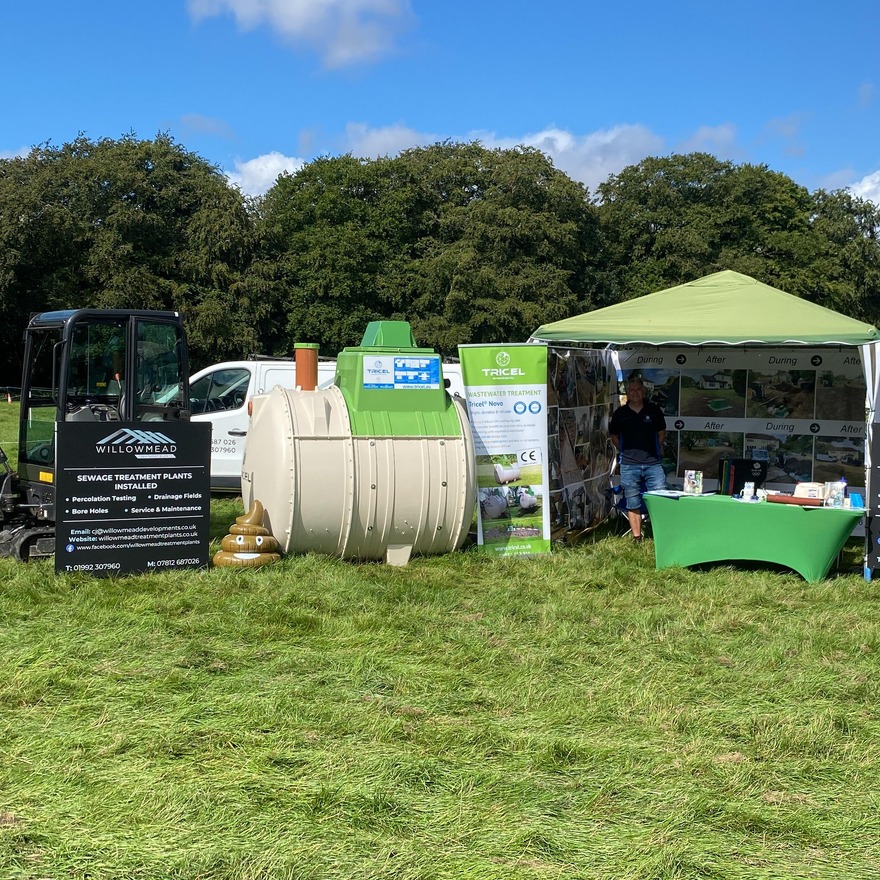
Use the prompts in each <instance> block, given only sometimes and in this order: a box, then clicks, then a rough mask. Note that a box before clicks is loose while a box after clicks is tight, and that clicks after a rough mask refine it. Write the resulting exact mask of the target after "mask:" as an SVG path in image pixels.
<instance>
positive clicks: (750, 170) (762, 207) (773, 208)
mask: <svg viewBox="0 0 880 880" xmlns="http://www.w3.org/2000/svg"><path fill="white" fill-rule="evenodd" d="M599 195H600V197H601V204H600V207H599V216H600V221H601V229H602V235H603V245H604V248H603V253H604V255H605V258H606V260H607V264H606V267H605V268H606V271H607V276H608V278H610V279H611V287H612V290H613V295H614V296H615V298H617V299H630V298H632V297H635V296H641V295H643V294H646V293H651V292H653V291H655V290H661V289H663V288H665V287H669V286H672V285H675V284H681V283H684V282H686V281H691V280H693V279H695V278H698V277H700V276H703V275H707V274H709V273H711V272H716V271H720V270H721V269H734V270H736V271H738V272H743V273H744V274H747V275H751V276H753V277H754V278H757V279H759V280H761V281H763V282H765V283H767V284H771V285H773V286H775V287H779V288H781V289H782V290H786V291H788V292H789V293H793V294H795V295H797V296H801V297H804V298H805V299H808V300H811V301H812V302H816V303H818V304H820V305H824V306H827V307H829V308H832V309H835V310H837V311H840V312H842V313H844V314H847V315H851V316H853V317H860V318H862V319H864V320H868V321H873V322H876V321H877V320H878V318H880V246H878V230H880V213H878V209H877V206H875V205H873V203H871V202H866V201H864V200H860V199H857V198H855V197H854V196H852V195H851V194H849V193H846V192H832V193H827V192H824V191H822V190H819V191H818V192H816V193H812V194H811V193H810V192H808V191H807V190H806V189H805V188H804V187H802V186H799V185H798V184H796V183H795V182H794V181H792V180H791V179H790V178H788V177H787V176H785V175H784V174H780V173H778V172H775V171H771V170H770V169H768V168H767V167H766V166H764V165H748V164H745V165H734V164H732V163H730V162H722V161H720V160H718V159H716V158H714V157H713V156H709V155H707V154H705V153H693V154H690V155H686V156H670V157H666V158H649V159H645V160H644V161H643V162H640V163H639V164H638V165H633V166H630V167H628V168H625V169H624V170H623V171H621V173H620V174H618V175H614V176H612V177H610V178H609V179H608V180H607V181H606V182H605V183H603V184H602V185H601V186H600V187H599Z"/></svg>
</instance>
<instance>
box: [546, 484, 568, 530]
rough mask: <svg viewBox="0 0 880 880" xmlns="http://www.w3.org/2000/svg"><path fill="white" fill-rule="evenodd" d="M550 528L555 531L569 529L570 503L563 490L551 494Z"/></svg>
mask: <svg viewBox="0 0 880 880" xmlns="http://www.w3.org/2000/svg"><path fill="white" fill-rule="evenodd" d="M550 527H551V528H552V529H554V530H557V529H567V528H568V503H567V501H566V497H565V493H564V492H563V490H562V489H559V490H558V491H556V492H551V493H550Z"/></svg>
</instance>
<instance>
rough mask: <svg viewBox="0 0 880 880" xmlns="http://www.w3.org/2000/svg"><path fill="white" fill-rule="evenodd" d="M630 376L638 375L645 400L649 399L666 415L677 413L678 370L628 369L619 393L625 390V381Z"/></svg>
mask: <svg viewBox="0 0 880 880" xmlns="http://www.w3.org/2000/svg"><path fill="white" fill-rule="evenodd" d="M631 376H640V377H641V379H642V382H644V383H645V400H650V401H651V403H653V404H656V405H657V406H659V407H660V409H662V410H663V414H664V415H667V416H674V415H678V398H679V391H680V373H679V371H678V370H655V369H646V370H629V371H626V372H625V373H624V385H623V387H622V388H621V393H625V391H626V384H625V383H626V381H627V380H628V379H629V378H630V377H631Z"/></svg>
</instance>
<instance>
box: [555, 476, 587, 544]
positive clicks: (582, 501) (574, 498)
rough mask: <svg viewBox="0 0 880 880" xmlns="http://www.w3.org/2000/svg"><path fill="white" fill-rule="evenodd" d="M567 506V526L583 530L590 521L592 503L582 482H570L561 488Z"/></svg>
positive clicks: (573, 529) (574, 529) (575, 529)
mask: <svg viewBox="0 0 880 880" xmlns="http://www.w3.org/2000/svg"><path fill="white" fill-rule="evenodd" d="M562 494H563V496H564V497H565V505H566V507H567V508H568V528H569V529H571V530H572V531H578V532H580V531H583V530H584V529H586V528H587V526H589V525H590V524H591V523H592V504H591V502H590V499H589V498H588V497H587V490H586V488H585V487H584V484H583V483H572V484H571V485H570V486H566V487H565V488H564V489H563V490H562Z"/></svg>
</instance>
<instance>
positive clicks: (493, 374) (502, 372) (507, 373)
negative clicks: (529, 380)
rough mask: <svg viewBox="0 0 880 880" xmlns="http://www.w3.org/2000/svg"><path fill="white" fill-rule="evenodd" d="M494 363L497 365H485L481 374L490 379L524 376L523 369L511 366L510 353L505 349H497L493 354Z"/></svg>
mask: <svg viewBox="0 0 880 880" xmlns="http://www.w3.org/2000/svg"><path fill="white" fill-rule="evenodd" d="M495 363H496V364H498V366H497V367H485V368H484V369H483V375H484V376H487V377H489V378H492V379H507V378H512V377H515V376H525V374H526V373H525V370H520V369H519V368H518V367H511V366H509V364H510V355H509V354H508V353H507V352H506V351H499V352H498V353H497V354H496V355H495Z"/></svg>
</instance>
